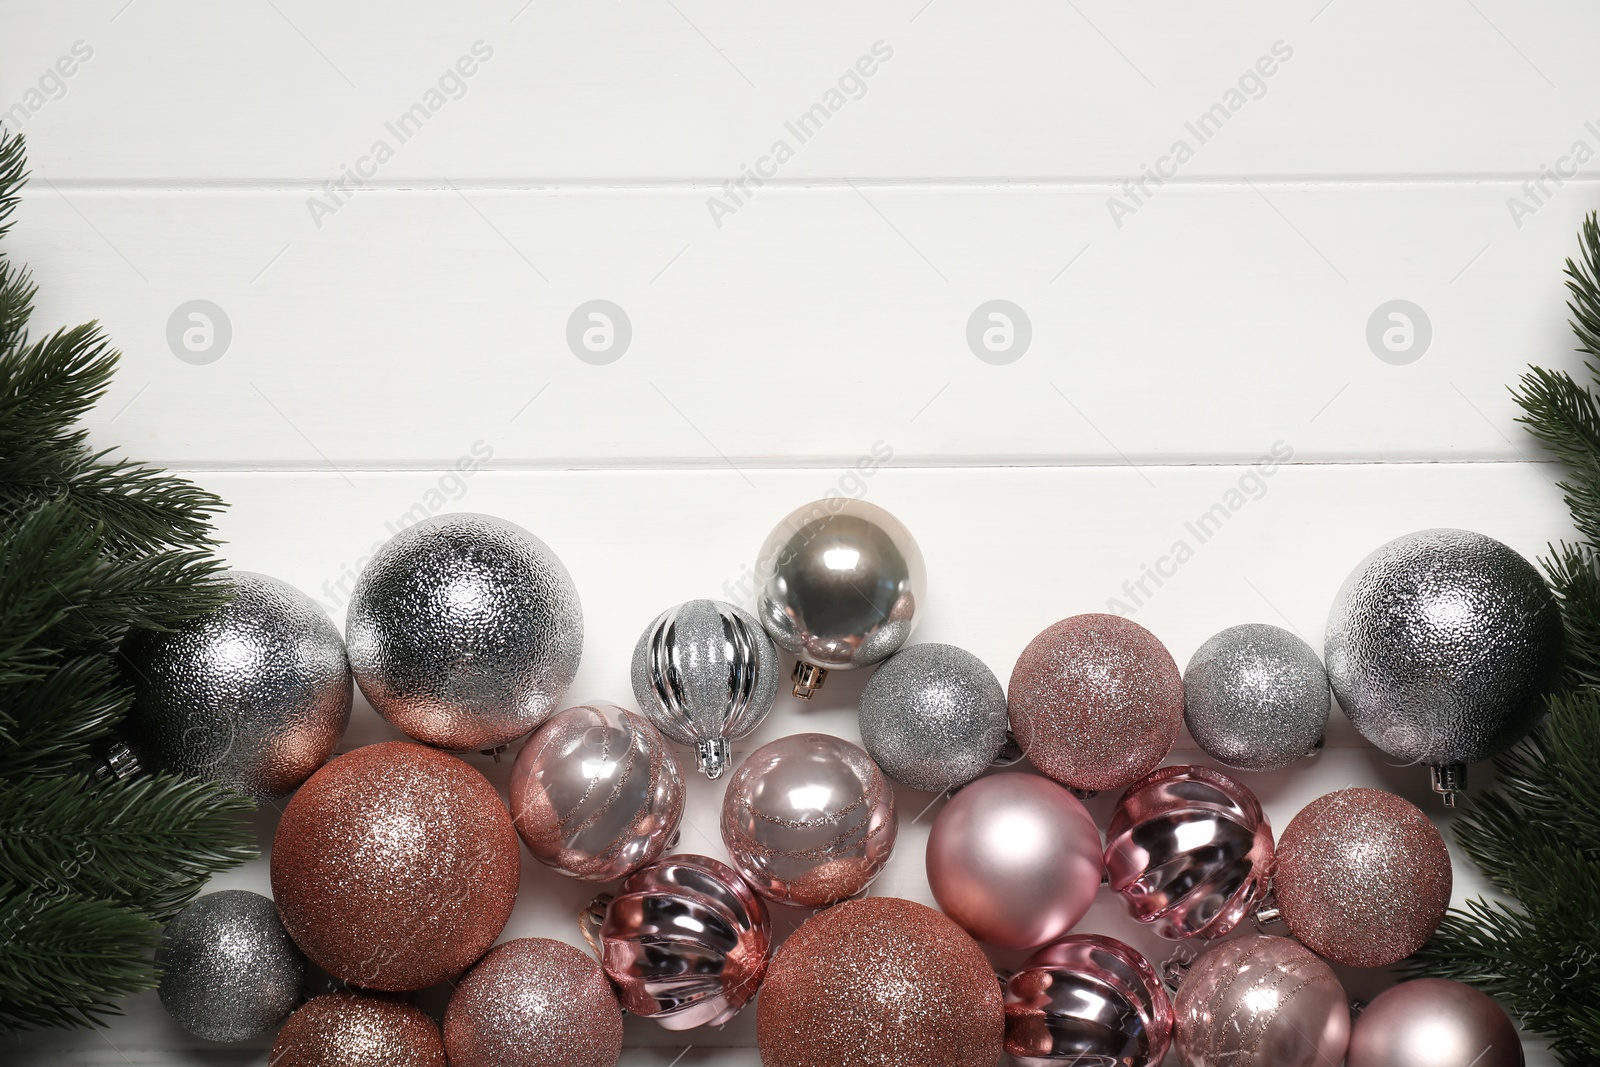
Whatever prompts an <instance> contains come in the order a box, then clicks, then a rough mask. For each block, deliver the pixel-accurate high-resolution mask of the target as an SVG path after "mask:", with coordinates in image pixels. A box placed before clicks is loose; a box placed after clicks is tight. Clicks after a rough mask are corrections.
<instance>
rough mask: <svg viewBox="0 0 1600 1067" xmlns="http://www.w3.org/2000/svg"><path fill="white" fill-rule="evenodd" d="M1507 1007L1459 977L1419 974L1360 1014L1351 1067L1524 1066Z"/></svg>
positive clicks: (1352, 1043)
mask: <svg viewBox="0 0 1600 1067" xmlns="http://www.w3.org/2000/svg"><path fill="white" fill-rule="evenodd" d="M1523 1062H1524V1060H1523V1055H1522V1038H1520V1037H1519V1036H1517V1028H1516V1027H1515V1026H1514V1025H1512V1022H1511V1019H1510V1018H1509V1017H1507V1015H1506V1013H1505V1011H1504V1009H1502V1008H1501V1007H1500V1005H1498V1004H1496V1003H1495V1002H1494V1000H1493V999H1492V998H1490V997H1487V996H1485V995H1484V994H1482V993H1480V992H1478V991H1477V990H1476V989H1473V988H1472V987H1471V986H1469V985H1462V984H1461V983H1460V982H1451V981H1447V980H1446V979H1443V978H1418V979H1416V980H1415V981H1411V982H1402V983H1400V984H1399V985H1397V986H1394V987H1393V988H1391V989H1386V990H1384V992H1382V993H1380V994H1379V995H1378V996H1377V998H1376V999H1374V1000H1373V1002H1372V1003H1371V1004H1368V1005H1367V1008H1366V1010H1365V1011H1363V1012H1362V1013H1361V1017H1360V1018H1359V1019H1357V1020H1356V1025H1355V1029H1354V1030H1353V1031H1351V1034H1350V1058H1349V1059H1347V1060H1346V1061H1345V1063H1346V1064H1347V1065H1348V1067H1523Z"/></svg>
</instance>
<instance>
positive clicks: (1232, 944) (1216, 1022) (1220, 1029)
mask: <svg viewBox="0 0 1600 1067" xmlns="http://www.w3.org/2000/svg"><path fill="white" fill-rule="evenodd" d="M1172 1010H1173V1034H1172V1036H1173V1040H1174V1041H1175V1042H1176V1043H1177V1046H1178V1057H1179V1062H1180V1063H1182V1064H1184V1067H1329V1065H1330V1064H1337V1063H1339V1062H1340V1061H1341V1060H1342V1059H1344V1051H1345V1046H1346V1045H1348V1044H1349V1042H1350V1002H1349V1001H1348V1000H1347V999H1346V998H1345V993H1344V987H1343V986H1342V985H1340V984H1339V979H1338V978H1337V977H1336V976H1335V975H1334V973H1333V968H1332V967H1329V966H1328V965H1327V964H1326V963H1324V962H1323V961H1322V959H1321V958H1320V957H1318V956H1317V955H1316V954H1315V953H1313V952H1312V951H1311V950H1310V949H1308V948H1306V947H1305V946H1304V945H1302V944H1300V943H1299V942H1298V941H1291V940H1290V939H1289V938H1287V937H1271V936H1268V935H1266V934H1249V935H1246V936H1244V937H1239V938H1235V939H1233V940H1231V941H1221V942H1218V943H1217V944H1215V945H1213V946H1212V947H1211V948H1209V949H1207V950H1206V951H1205V952H1203V953H1201V955H1200V957H1199V958H1198V959H1196V960H1195V961H1194V965H1193V966H1191V967H1190V968H1189V970H1188V972H1187V973H1186V974H1185V975H1184V976H1183V981H1182V983H1181V984H1180V985H1179V986H1178V996H1177V998H1176V999H1175V1000H1174V1001H1173V1005H1172Z"/></svg>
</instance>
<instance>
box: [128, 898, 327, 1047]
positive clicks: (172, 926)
mask: <svg viewBox="0 0 1600 1067" xmlns="http://www.w3.org/2000/svg"><path fill="white" fill-rule="evenodd" d="M156 966H158V967H159V968H161V971H162V974H161V1003H162V1004H163V1005H165V1006H166V1009H167V1013H168V1014H169V1015H171V1016H172V1018H173V1019H174V1020H176V1021H177V1023H178V1025H179V1026H181V1027H183V1028H184V1029H185V1030H187V1031H189V1032H190V1033H191V1034H194V1035H195V1036H197V1037H203V1038H206V1039H207V1040H209V1041H246V1040H249V1039H250V1038H253V1037H260V1036H262V1035H263V1034H267V1033H270V1032H271V1031H272V1028H273V1027H275V1026H277V1025H278V1024H279V1023H281V1022H282V1021H283V1017H284V1016H285V1015H288V1014H289V1011H290V1010H291V1009H292V1008H293V1007H294V1006H295V1005H296V1004H298V1003H299V1002H300V987H301V984H302V983H303V982H304V980H305V960H304V959H302V958H301V956H300V951H299V950H298V949H296V948H295V947H294V944H293V943H292V942H291V941H290V940H289V935H288V934H286V933H284V930H283V925H282V924H281V923H280V922H279V921H278V911H277V909H276V908H274V907H273V906H272V901H270V900H268V899H267V898H266V897H264V896H262V895H260V894H259V893H249V892H246V891H245V890H243V889H224V890H222V891H221V892H218V893H210V894H207V895H206V896H203V897H200V898H199V899H197V900H195V901H194V902H193V903H191V904H190V905H189V906H188V907H186V908H184V909H183V910H182V911H180V912H179V913H178V915H177V917H176V918H174V919H173V920H172V921H171V922H170V923H168V924H167V928H166V929H165V930H164V931H162V934H161V941H160V943H159V944H158V945H157V947H156Z"/></svg>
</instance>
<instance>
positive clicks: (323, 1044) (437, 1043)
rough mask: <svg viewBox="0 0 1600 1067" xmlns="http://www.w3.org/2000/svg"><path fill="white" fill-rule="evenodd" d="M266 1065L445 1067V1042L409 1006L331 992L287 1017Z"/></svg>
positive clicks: (424, 1017)
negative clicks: (287, 1019)
mask: <svg viewBox="0 0 1600 1067" xmlns="http://www.w3.org/2000/svg"><path fill="white" fill-rule="evenodd" d="M267 1067H445V1059H444V1041H443V1039H442V1038H441V1037H440V1036H439V1024H438V1023H435V1022H434V1021H433V1020H432V1019H430V1018H428V1016H427V1015H425V1014H423V1012H422V1011H420V1010H419V1009H417V1008H414V1007H412V1006H411V1005H410V1004H403V1003H401V1002H399V1001H396V1000H387V999H384V998H381V997H373V996H357V995H355V994H353V993H329V994H327V995H326V996H321V997H315V998H313V999H311V1000H309V1001H307V1002H306V1003H305V1004H303V1005H301V1007H300V1008H299V1009H298V1010H297V1011H296V1012H295V1013H294V1014H293V1015H291V1016H289V1021H288V1022H287V1023H284V1024H283V1030H282V1032H280V1033H279V1034H278V1041H277V1043H276V1044H275V1045H273V1046H272V1055H271V1056H269V1057H268V1058H267Z"/></svg>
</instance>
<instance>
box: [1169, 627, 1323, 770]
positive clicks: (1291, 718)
mask: <svg viewBox="0 0 1600 1067" xmlns="http://www.w3.org/2000/svg"><path fill="white" fill-rule="evenodd" d="M1332 704H1333V698H1332V696H1331V695H1330V694H1329V692H1328V674H1327V672H1326V671H1324V670H1323V669H1322V661H1321V660H1319V659H1318V658H1317V654H1316V653H1315V652H1313V651H1312V650H1311V647H1310V646H1309V645H1307V644H1306V643H1305V642H1304V641H1302V640H1300V639H1299V638H1298V637H1296V636H1295V635H1294V634H1292V633H1290V632H1289V631H1288V630H1283V629H1279V628H1278V627H1276V626H1268V625H1266V624H1265V623H1256V622H1252V623H1246V624H1245V625H1243V626H1230V627H1228V629H1226V630H1223V631H1222V632H1221V633H1219V634H1217V635H1216V636H1214V637H1212V638H1210V639H1209V640H1208V641H1206V643H1205V644H1203V645H1201V646H1200V647H1199V648H1198V649H1197V650H1195V654H1194V656H1193V657H1192V658H1191V659H1190V660H1189V666H1188V669H1186V670H1185V671H1184V672H1183V718H1184V722H1185V724H1186V725H1187V726H1188V727H1189V733H1190V734H1192V735H1193V736H1194V740H1195V743H1196V744H1198V745H1199V746H1200V747H1201V748H1202V749H1204V750H1205V751H1206V754H1207V755H1209V756H1211V757H1212V758H1213V759H1215V760H1217V761H1218V762H1219V763H1222V764H1225V765H1227V766H1229V767H1238V768H1240V769H1242V770H1247V771H1271V770H1277V769H1278V768H1279V767H1287V766H1288V765H1289V764H1291V763H1293V762H1294V761H1295V760H1297V759H1300V758H1301V757H1302V756H1306V755H1308V754H1309V753H1311V752H1312V751H1313V750H1314V749H1315V748H1316V747H1317V745H1318V744H1319V743H1320V742H1321V740H1322V733H1323V731H1324V730H1325V729H1327V726H1328V711H1329V709H1330V708H1331V707H1332Z"/></svg>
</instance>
